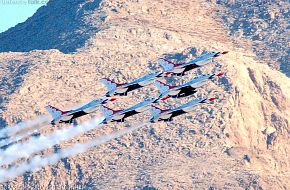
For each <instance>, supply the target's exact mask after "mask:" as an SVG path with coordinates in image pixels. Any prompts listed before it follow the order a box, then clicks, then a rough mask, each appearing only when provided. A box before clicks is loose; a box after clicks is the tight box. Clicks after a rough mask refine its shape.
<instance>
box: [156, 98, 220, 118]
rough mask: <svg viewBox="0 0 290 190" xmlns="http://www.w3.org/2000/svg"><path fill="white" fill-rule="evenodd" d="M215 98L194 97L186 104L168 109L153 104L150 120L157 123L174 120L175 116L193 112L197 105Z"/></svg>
mask: <svg viewBox="0 0 290 190" xmlns="http://www.w3.org/2000/svg"><path fill="white" fill-rule="evenodd" d="M213 100H215V98H209V99H207V98H197V99H194V100H192V101H190V102H188V103H186V104H183V105H181V106H179V107H177V108H174V109H167V110H162V109H160V108H158V107H155V106H153V105H152V106H151V107H152V108H151V109H150V112H151V114H152V116H153V117H152V118H151V119H150V122H151V123H155V122H158V121H165V122H169V121H172V119H173V117H176V116H179V115H181V114H185V113H188V112H191V111H193V110H194V109H195V107H196V106H198V105H200V104H203V103H209V102H211V101H213Z"/></svg>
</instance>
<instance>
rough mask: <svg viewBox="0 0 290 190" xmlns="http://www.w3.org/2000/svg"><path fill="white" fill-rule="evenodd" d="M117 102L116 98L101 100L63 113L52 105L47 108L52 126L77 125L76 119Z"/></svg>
mask: <svg viewBox="0 0 290 190" xmlns="http://www.w3.org/2000/svg"><path fill="white" fill-rule="evenodd" d="M115 100H116V98H107V97H104V98H99V99H96V100H93V101H91V102H89V103H87V104H85V105H84V106H82V107H80V108H77V109H74V110H70V111H61V110H60V109H57V108H55V107H53V106H50V105H49V106H47V107H46V109H47V111H48V112H49V113H50V114H51V115H52V117H53V120H52V121H51V122H50V124H52V125H55V124H57V123H74V124H75V125H77V122H76V118H78V117H81V116H84V115H87V114H89V113H92V112H95V111H96V110H97V109H98V106H99V105H102V104H106V103H107V102H109V101H115Z"/></svg>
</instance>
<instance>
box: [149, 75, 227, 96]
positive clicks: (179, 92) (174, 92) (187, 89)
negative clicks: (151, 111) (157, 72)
mask: <svg viewBox="0 0 290 190" xmlns="http://www.w3.org/2000/svg"><path fill="white" fill-rule="evenodd" d="M215 76H218V77H220V76H223V73H218V74H204V75H199V76H196V77H195V78H194V79H192V80H191V81H189V82H187V83H185V84H182V85H180V86H170V85H168V84H165V83H163V82H161V81H158V80H156V81H155V85H156V86H157V88H158V90H159V93H160V95H159V97H158V99H161V100H166V99H168V98H170V97H172V98H182V97H186V96H190V95H192V94H194V93H196V92H197V88H199V87H201V86H203V85H205V84H206V83H207V81H208V80H210V79H213V78H214V77H215Z"/></svg>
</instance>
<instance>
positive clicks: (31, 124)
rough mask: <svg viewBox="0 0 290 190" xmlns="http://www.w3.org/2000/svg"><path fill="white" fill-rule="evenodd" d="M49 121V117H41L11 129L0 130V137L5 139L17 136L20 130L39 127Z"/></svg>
mask: <svg viewBox="0 0 290 190" xmlns="http://www.w3.org/2000/svg"><path fill="white" fill-rule="evenodd" d="M49 119H50V117H49V116H46V115H42V116H39V117H38V118H36V119H34V120H28V121H24V122H21V123H18V124H16V125H14V126H11V127H5V128H4V129H2V130H0V137H7V136H11V135H14V134H17V133H18V132H20V131H22V130H25V129H29V128H32V127H34V126H37V125H41V124H43V123H45V122H48V121H49Z"/></svg>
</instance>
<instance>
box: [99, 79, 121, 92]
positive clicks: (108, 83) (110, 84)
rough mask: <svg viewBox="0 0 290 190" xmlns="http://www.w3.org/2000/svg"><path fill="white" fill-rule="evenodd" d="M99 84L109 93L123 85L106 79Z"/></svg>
mask: <svg viewBox="0 0 290 190" xmlns="http://www.w3.org/2000/svg"><path fill="white" fill-rule="evenodd" d="M101 82H102V83H103V84H104V85H106V87H107V88H108V90H109V91H111V90H114V89H116V88H117V87H118V86H121V85H123V84H120V83H116V82H114V81H112V80H110V79H108V78H103V79H102V80H101Z"/></svg>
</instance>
